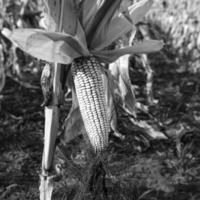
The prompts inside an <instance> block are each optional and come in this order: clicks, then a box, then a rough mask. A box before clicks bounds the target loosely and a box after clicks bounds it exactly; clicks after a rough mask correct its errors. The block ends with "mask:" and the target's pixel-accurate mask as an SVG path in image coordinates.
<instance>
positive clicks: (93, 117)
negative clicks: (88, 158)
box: [72, 57, 109, 153]
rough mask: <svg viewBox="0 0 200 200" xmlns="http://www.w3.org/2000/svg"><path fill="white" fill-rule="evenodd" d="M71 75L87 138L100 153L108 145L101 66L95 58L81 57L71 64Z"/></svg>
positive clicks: (107, 124) (107, 125)
mask: <svg viewBox="0 0 200 200" xmlns="http://www.w3.org/2000/svg"><path fill="white" fill-rule="evenodd" d="M72 74H73V78H74V84H75V89H76V94H77V98H78V102H79V107H80V111H81V116H82V119H83V122H84V126H85V129H86V132H87V136H88V138H89V141H90V143H91V145H92V147H93V149H94V151H95V152H97V153H99V152H102V151H103V150H104V149H105V148H106V147H107V145H108V132H109V123H108V116H107V112H106V99H105V94H104V89H103V79H102V73H101V65H100V63H99V62H98V61H97V60H96V58H95V57H81V58H78V59H75V60H74V61H73V62H72Z"/></svg>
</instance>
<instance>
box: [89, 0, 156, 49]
mask: <svg viewBox="0 0 200 200" xmlns="http://www.w3.org/2000/svg"><path fill="white" fill-rule="evenodd" d="M152 3H153V1H152V0H142V1H139V2H137V3H135V4H133V5H132V6H129V7H128V8H127V10H125V9H126V8H124V10H125V13H124V12H123V13H119V15H117V16H116V17H114V18H113V19H112V21H111V22H110V23H109V24H108V25H107V26H104V27H103V28H102V29H100V31H99V32H97V34H96V35H95V36H94V38H93V40H92V44H91V48H92V49H94V50H102V49H104V48H105V47H107V46H108V45H109V44H111V43H112V42H114V41H115V40H116V39H118V38H120V37H121V36H123V35H124V34H125V33H127V32H129V31H130V30H132V29H133V30H134V29H135V26H134V25H135V24H136V23H137V22H138V21H139V20H140V19H141V18H142V17H143V16H144V15H145V14H146V13H147V11H148V10H149V9H150V7H151V5H152ZM127 5H129V4H127Z"/></svg>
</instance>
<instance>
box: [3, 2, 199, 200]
mask: <svg viewBox="0 0 200 200" xmlns="http://www.w3.org/2000/svg"><path fill="white" fill-rule="evenodd" d="M199 8H200V0H193V1H186V0H173V1H172V0H165V1H164V0H154V4H153V7H152V9H151V11H150V12H149V13H148V15H147V16H146V17H145V18H144V19H143V20H142V22H140V23H138V25H137V28H138V33H137V39H148V38H151V39H162V40H164V42H165V46H164V48H163V50H162V51H160V52H157V53H153V54H149V55H148V56H147V57H146V59H147V61H146V62H148V64H149V66H150V67H151V70H152V74H153V76H152V78H151V80H150V81H152V83H153V86H152V94H153V97H154V100H155V102H157V103H155V104H153V105H148V100H147V99H148V98H147V96H146V92H147V91H146V90H147V89H146V84H147V81H148V70H147V69H145V66H144V62H143V59H144V58H143V57H141V56H132V57H131V59H130V77H131V82H132V84H133V88H134V91H135V95H136V98H137V102H138V104H139V105H140V106H141V107H138V111H137V114H138V120H141V122H142V123H141V124H140V125H138V126H136V125H135V127H133V128H132V125H131V126H130V123H131V122H130V121H127V120H126V119H125V118H124V116H122V117H121V118H120V119H119V121H118V124H119V127H118V128H119V131H120V133H121V134H122V135H123V136H125V139H124V140H123V141H122V140H120V141H119V139H116V138H112V139H111V141H112V142H111V143H112V144H111V145H113V149H114V150H113V151H114V152H115V158H114V157H112V159H113V161H112V162H113V163H112V164H113V166H117V168H116V169H115V170H116V171H118V175H116V176H117V177H118V178H117V182H116V183H112V184H113V185H114V186H115V189H116V190H117V189H119V188H121V194H122V197H120V198H122V199H136V200H137V199H138V200H139V199H140V200H141V199H143V200H145V199H148V200H151V199H152V200H157V199H162V200H165V199H166V200H167V199H168V200H169V199H170V200H174V199H177V200H199V199H200V151H199V149H200V91H199V90H200V21H199V20H200V12H199ZM42 26H43V20H42V0H31V1H28V0H0V30H2V28H3V27H7V28H9V29H14V28H42ZM43 66H44V63H43V62H42V61H39V60H36V59H34V58H33V57H31V56H29V55H27V54H26V53H24V52H23V51H21V50H20V49H19V48H17V47H16V46H15V45H13V44H12V43H11V42H10V41H8V40H7V39H6V38H5V37H4V36H3V35H2V33H1V32H0V199H7V200H17V199H20V200H23V199H24V200H25V199H26V200H28V199H30V200H34V199H38V194H39V193H38V186H39V173H40V167H41V157H42V149H43V129H44V113H43V108H42V107H41V106H40V105H41V104H42V101H43V96H42V92H41V87H40V76H41V72H42V69H43ZM70 106H71V102H70V99H68V100H66V102H65V104H64V105H63V106H62V107H61V118H62V119H61V123H62V122H63V120H64V119H65V118H66V117H67V113H68V111H69V108H70ZM142 106H143V107H144V108H142ZM130 127H131V128H130ZM160 133H162V134H164V135H165V136H166V137H165V138H159V134H160ZM152 135H154V137H152ZM73 145H74V147H75V144H71V149H72V150H69V152H70V151H71V152H72V153H73ZM127 157H128V158H127ZM115 162H116V163H115ZM62 170H63V171H64V172H63V174H62V178H61V179H60V180H59V181H58V183H56V184H57V185H56V189H55V192H54V195H55V199H62V198H63V199H67V197H69V196H68V195H69V189H67V188H68V185H67V184H68V183H66V177H67V175H66V174H67V173H68V172H67V167H66V168H65V166H63V168H62ZM120 172H121V173H120ZM116 174H117V173H116ZM113 188H114V187H113ZM113 193H114V189H113ZM61 197H62V198H61ZM120 198H118V197H116V198H114V197H113V199H120Z"/></svg>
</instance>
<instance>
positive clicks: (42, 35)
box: [2, 29, 89, 64]
mask: <svg viewBox="0 0 200 200" xmlns="http://www.w3.org/2000/svg"><path fill="white" fill-rule="evenodd" d="M2 33H3V34H4V35H5V36H6V37H7V38H8V39H10V40H11V41H12V42H13V43H15V44H16V45H17V46H18V47H19V48H21V49H22V50H24V51H25V52H26V53H28V54H30V55H32V56H34V57H36V58H38V59H41V60H45V61H48V62H58V63H64V64H67V63H70V62H71V59H74V58H77V57H80V56H88V55H89V52H88V50H87V49H86V48H85V47H84V45H83V44H82V43H81V42H80V41H78V40H77V39H76V38H74V37H73V36H71V35H68V34H64V33H58V32H47V31H44V30H40V29H16V30H14V31H12V32H11V31H9V30H8V29H4V30H3V31H2Z"/></svg>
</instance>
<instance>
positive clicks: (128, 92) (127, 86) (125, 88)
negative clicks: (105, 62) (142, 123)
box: [109, 55, 136, 117]
mask: <svg viewBox="0 0 200 200" xmlns="http://www.w3.org/2000/svg"><path fill="white" fill-rule="evenodd" d="M112 65H115V66H114V67H117V68H118V71H119V78H118V80H119V82H118V84H119V85H118V87H119V90H120V96H121V98H122V102H123V108H124V109H125V110H126V111H127V113H129V114H131V115H133V116H134V117H136V108H135V105H136V100H135V95H134V93H133V90H132V85H131V81H130V77H129V55H125V56H121V57H120V58H119V59H118V60H117V61H116V62H115V63H114V64H111V66H110V68H109V69H110V70H112V69H113V68H114V67H113V66H112Z"/></svg>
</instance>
